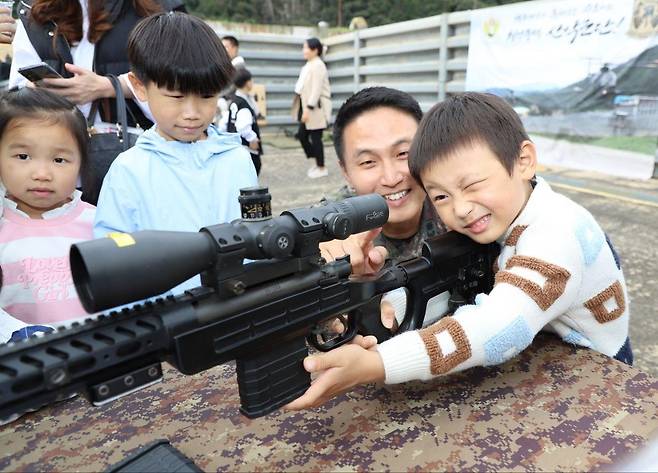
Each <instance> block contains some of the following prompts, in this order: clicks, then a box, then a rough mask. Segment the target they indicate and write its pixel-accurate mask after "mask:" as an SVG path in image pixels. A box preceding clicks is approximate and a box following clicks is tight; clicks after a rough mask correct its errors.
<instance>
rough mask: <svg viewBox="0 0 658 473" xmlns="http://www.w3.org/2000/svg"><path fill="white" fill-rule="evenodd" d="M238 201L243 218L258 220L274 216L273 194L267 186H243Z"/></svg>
mask: <svg viewBox="0 0 658 473" xmlns="http://www.w3.org/2000/svg"><path fill="white" fill-rule="evenodd" d="M238 201H239V202H240V212H241V213H242V220H249V221H258V220H267V219H269V218H272V203H271V202H272V196H271V195H270V193H269V192H268V189H267V187H261V186H257V187H245V188H242V189H240V197H238Z"/></svg>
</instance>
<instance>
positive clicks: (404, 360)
mask: <svg viewBox="0 0 658 473" xmlns="http://www.w3.org/2000/svg"><path fill="white" fill-rule="evenodd" d="M499 243H500V244H501V247H502V249H501V253H500V256H499V257H498V260H497V264H498V267H499V268H500V271H498V273H497V274H496V283H495V286H494V289H493V290H492V291H491V293H490V294H489V295H486V294H480V295H479V296H478V297H477V298H476V303H475V305H468V306H463V307H461V308H459V309H458V310H457V311H456V312H455V313H454V314H453V315H452V316H449V317H444V318H443V319H441V320H440V321H439V322H437V323H436V324H434V325H431V326H429V327H426V328H424V329H422V330H417V331H413V332H406V333H402V334H400V335H398V336H396V337H393V338H391V339H390V340H388V341H386V342H384V343H382V344H381V345H379V346H378V350H379V353H380V355H381V357H382V359H383V362H384V369H385V371H386V382H387V383H400V382H404V381H408V380H412V379H429V378H432V377H434V376H438V375H443V374H447V373H452V372H456V371H462V370H465V369H467V368H470V367H472V366H487V365H494V364H498V363H502V362H504V361H506V360H508V359H510V358H512V357H514V356H516V355H517V354H518V353H519V352H520V351H521V350H523V349H524V348H526V347H527V346H528V345H530V343H531V342H532V340H533V338H534V337H535V335H536V334H537V333H538V332H539V331H540V330H546V331H552V332H555V333H557V334H558V335H560V336H561V337H562V338H563V339H564V340H565V341H567V342H569V343H573V344H577V345H581V346H585V347H590V348H592V349H593V350H596V351H599V352H601V353H604V354H606V355H609V356H615V354H617V352H618V351H619V350H620V348H621V347H622V346H623V345H624V343H625V341H626V339H627V337H628V320H629V309H628V295H627V293H626V283H625V282H624V275H623V273H622V271H621V269H620V267H619V262H618V261H617V258H616V256H615V253H614V250H613V249H612V248H611V246H610V244H609V243H608V241H607V239H606V236H605V234H604V233H603V230H601V227H600V226H599V225H598V224H597V222H596V221H595V220H594V217H592V215H591V214H590V213H589V212H588V211H587V210H585V209H584V208H583V207H581V206H580V205H578V204H576V203H575V202H573V201H572V200H570V199H569V198H567V197H565V196H563V195H561V194H557V193H555V192H553V190H552V189H551V188H550V186H549V185H548V184H547V183H546V182H545V181H544V180H543V179H541V178H537V185H536V186H535V188H534V190H533V192H532V194H531V196H530V198H529V200H528V202H527V203H526V206H525V208H524V209H523V211H522V212H521V214H520V215H519V216H518V217H517V218H516V220H515V221H514V222H513V223H512V225H511V226H510V228H508V230H507V231H506V232H505V235H503V237H502V238H501V239H500V240H499Z"/></svg>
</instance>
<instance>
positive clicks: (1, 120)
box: [0, 87, 89, 172]
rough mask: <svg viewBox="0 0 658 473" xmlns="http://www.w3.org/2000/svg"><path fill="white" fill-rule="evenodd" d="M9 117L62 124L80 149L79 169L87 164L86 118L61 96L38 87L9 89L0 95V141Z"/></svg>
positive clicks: (87, 139) (8, 122)
mask: <svg viewBox="0 0 658 473" xmlns="http://www.w3.org/2000/svg"><path fill="white" fill-rule="evenodd" d="M12 120H38V121H43V122H45V123H46V125H45V126H48V124H57V125H62V126H64V127H65V128H67V129H68V130H69V131H70V132H71V134H72V135H73V138H74V139H75V141H76V143H77V145H78V148H79V150H80V172H82V171H83V170H84V168H85V166H86V164H87V149H88V143H89V133H88V132H87V121H86V120H85V117H84V116H83V115H82V113H81V112H80V110H78V107H76V106H75V105H74V104H73V103H71V102H69V101H68V100H66V99H65V98H63V97H60V96H59V95H57V94H55V93H54V92H50V91H48V90H46V89H40V88H38V87H35V88H30V87H24V88H22V89H12V90H9V91H7V92H4V93H2V95H0V140H2V137H3V135H4V134H5V130H6V129H7V126H9V124H10V123H11V121H12Z"/></svg>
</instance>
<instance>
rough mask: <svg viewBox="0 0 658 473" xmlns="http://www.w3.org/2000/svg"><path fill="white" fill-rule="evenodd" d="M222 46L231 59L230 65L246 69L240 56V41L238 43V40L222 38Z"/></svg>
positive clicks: (227, 36)
mask: <svg viewBox="0 0 658 473" xmlns="http://www.w3.org/2000/svg"><path fill="white" fill-rule="evenodd" d="M222 44H223V45H224V47H225V48H226V52H227V53H228V57H230V58H231V64H233V67H236V68H237V67H247V65H246V64H245V62H244V58H243V57H242V56H240V41H238V38H236V37H235V36H231V35H226V36H224V37H222Z"/></svg>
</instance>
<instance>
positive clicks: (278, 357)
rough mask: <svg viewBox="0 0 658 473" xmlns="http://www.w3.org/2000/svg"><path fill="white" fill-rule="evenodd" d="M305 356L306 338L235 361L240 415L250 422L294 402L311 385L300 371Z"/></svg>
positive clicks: (307, 376) (308, 375) (309, 380)
mask: <svg viewBox="0 0 658 473" xmlns="http://www.w3.org/2000/svg"><path fill="white" fill-rule="evenodd" d="M307 355H308V349H307V347H306V339H305V338H304V337H298V338H294V339H292V340H290V341H286V342H283V343H281V344H279V345H276V346H275V347H274V349H272V350H265V351H263V352H259V353H258V354H256V355H254V356H252V357H241V358H238V359H237V360H236V371H237V374H238V388H239V391H240V412H241V413H242V414H243V415H245V416H246V417H248V418H250V419H253V418H256V417H261V416H264V415H266V414H269V413H270V412H273V411H275V410H276V409H278V408H279V407H281V406H284V405H286V404H288V403H289V402H291V401H293V400H295V399H297V398H298V397H299V396H301V395H302V394H304V392H305V391H306V390H307V389H308V387H309V386H310V385H311V375H310V374H309V373H308V372H307V371H306V370H305V369H304V364H303V361H304V358H306V356H307Z"/></svg>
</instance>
